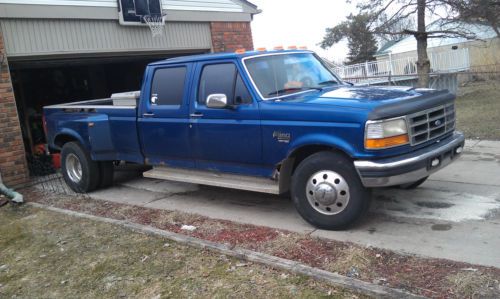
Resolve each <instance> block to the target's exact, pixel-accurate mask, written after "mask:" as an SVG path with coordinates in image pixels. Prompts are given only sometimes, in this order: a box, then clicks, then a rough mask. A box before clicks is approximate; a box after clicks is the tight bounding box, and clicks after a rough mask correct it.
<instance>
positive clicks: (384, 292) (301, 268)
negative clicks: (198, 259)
mask: <svg viewBox="0 0 500 299" xmlns="http://www.w3.org/2000/svg"><path fill="white" fill-rule="evenodd" d="M28 205H30V206H33V207H36V208H41V209H45V210H49V211H52V212H57V213H61V214H65V215H68V216H73V217H79V218H85V219H89V220H94V221H99V222H105V223H110V224H115V225H119V226H122V227H126V228H129V229H132V230H134V231H137V232H140V233H145V234H149V235H156V236H162V237H165V238H167V239H169V240H171V241H174V242H177V243H181V244H186V245H189V246H192V247H196V248H200V249H209V250H212V251H217V252H219V253H222V254H225V255H228V256H232V257H235V258H238V259H242V260H246V261H249V262H255V263H259V264H263V265H266V266H269V267H272V268H275V269H281V270H286V271H289V272H292V273H296V274H302V275H306V276H309V277H312V278H315V279H320V280H323V281H325V282H327V283H330V284H332V285H334V286H339V287H342V288H344V289H348V290H352V291H356V292H358V293H362V294H365V295H368V296H373V297H376V298H408V299H410V298H411V299H413V298H426V297H423V296H419V295H415V294H412V293H409V292H406V291H404V290H401V289H394V288H390V287H386V286H381V285H378V284H373V283H369V282H365V281H361V280H358V279H354V278H350V277H347V276H343V275H340V274H337V273H332V272H328V271H325V270H321V269H317V268H314V267H310V266H307V265H305V264H302V263H299V262H296V261H292V260H288V259H284V258H280V257H276V256H272V255H269V254H265V253H260V252H256V251H252V250H248V249H243V248H239V247H230V246H227V245H224V244H220V243H215V242H211V241H206V240H203V239H198V238H194V237H190V236H186V235H182V234H178V233H174V232H170V231H165V230H161V229H158V228H154V227H151V226H146V225H142V224H137V223H133V222H129V221H126V220H117V219H110V218H105V217H100V216H94V215H90V214H85V213H80V212H75V211H71V210H65V209H61V208H56V207H52V206H47V205H43V204H39V203H33V202H30V203H28Z"/></svg>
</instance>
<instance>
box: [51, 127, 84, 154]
mask: <svg viewBox="0 0 500 299" xmlns="http://www.w3.org/2000/svg"><path fill="white" fill-rule="evenodd" d="M61 138H64V139H70V140H75V141H78V142H79V143H80V144H81V145H82V146H83V147H84V148H85V149H87V150H89V144H88V142H85V141H84V139H83V138H82V136H81V135H80V134H78V133H77V132H76V131H75V130H72V129H68V128H64V129H62V130H61V131H60V132H59V133H57V134H56V136H55V137H54V141H53V143H52V146H53V147H54V148H56V149H59V150H61V149H62V145H61V146H59V145H57V143H58V142H57V141H58V139H61Z"/></svg>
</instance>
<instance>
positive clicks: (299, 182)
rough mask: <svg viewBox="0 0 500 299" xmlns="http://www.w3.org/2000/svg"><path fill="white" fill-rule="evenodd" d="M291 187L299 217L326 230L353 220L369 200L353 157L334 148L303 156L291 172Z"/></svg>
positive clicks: (340, 226)
mask: <svg viewBox="0 0 500 299" xmlns="http://www.w3.org/2000/svg"><path fill="white" fill-rule="evenodd" d="M291 191H292V192H291V193H292V200H293V202H294V204H295V207H296V209H297V211H298V212H299V214H300V215H301V216H302V218H304V219H305V220H306V221H307V222H309V223H311V224H312V225H314V226H316V227H318V228H322V229H328V230H341V229H345V228H348V227H349V226H351V225H352V224H354V223H355V222H356V221H357V220H358V219H359V218H360V217H361V216H363V214H365V212H366V211H367V210H368V207H369V205H370V200H371V194H370V190H369V189H366V188H365V187H364V186H363V184H362V183H361V180H360V179H359V176H358V174H357V172H356V170H355V169H354V165H353V163H352V161H351V160H350V159H348V158H347V157H345V156H344V155H343V154H340V153H336V152H319V153H316V154H313V155H311V156H309V157H308V158H306V159H304V160H303V161H302V162H301V163H300V164H299V166H298V167H297V169H296V170H295V171H294V173H293V176H292V190H291Z"/></svg>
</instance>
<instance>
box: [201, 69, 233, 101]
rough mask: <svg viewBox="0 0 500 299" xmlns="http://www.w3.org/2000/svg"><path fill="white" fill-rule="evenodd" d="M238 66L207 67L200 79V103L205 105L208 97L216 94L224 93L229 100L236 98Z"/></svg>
mask: <svg viewBox="0 0 500 299" xmlns="http://www.w3.org/2000/svg"><path fill="white" fill-rule="evenodd" d="M235 78H236V66H235V65H234V64H233V63H223V64H212V65H206V66H205V67H204V68H203V72H202V74H201V78H200V86H199V91H198V103H200V104H205V102H206V101H207V97H208V96H209V95H211V94H214V93H223V94H225V95H226V96H227V98H228V100H229V99H233V97H234V79H235Z"/></svg>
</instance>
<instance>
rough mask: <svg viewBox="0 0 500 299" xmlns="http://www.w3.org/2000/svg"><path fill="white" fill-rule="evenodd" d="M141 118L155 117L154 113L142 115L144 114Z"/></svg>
mask: <svg viewBox="0 0 500 299" xmlns="http://www.w3.org/2000/svg"><path fill="white" fill-rule="evenodd" d="M142 116H144V117H153V116H155V114H154V113H144V114H142Z"/></svg>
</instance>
